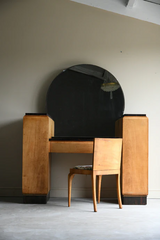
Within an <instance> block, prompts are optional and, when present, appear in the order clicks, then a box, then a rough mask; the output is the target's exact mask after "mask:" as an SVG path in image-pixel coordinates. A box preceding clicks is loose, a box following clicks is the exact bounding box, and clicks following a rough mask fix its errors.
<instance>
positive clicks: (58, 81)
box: [47, 64, 124, 138]
mask: <svg viewBox="0 0 160 240" xmlns="http://www.w3.org/2000/svg"><path fill="white" fill-rule="evenodd" d="M123 112H124V95H123V91H122V88H121V86H120V84H119V82H118V81H117V80H116V78H115V77H114V76H113V75H112V74H111V73H110V72H108V71H107V70H105V69H103V68H101V67H98V66H95V65H89V64H81V65H75V66H72V67H70V68H68V69H66V70H64V71H63V72H62V73H60V74H59V75H58V76H57V77H56V78H55V79H54V80H53V82H52V83H51V85H50V87H49V89H48V93H47V114H48V116H49V117H50V118H52V119H53V120H54V122H55V137H85V138H94V137H114V136H115V121H116V120H117V119H118V118H120V117H122V115H123Z"/></svg>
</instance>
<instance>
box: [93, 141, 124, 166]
mask: <svg viewBox="0 0 160 240" xmlns="http://www.w3.org/2000/svg"><path fill="white" fill-rule="evenodd" d="M121 152H122V138H95V139H94V153H93V170H114V169H120V165H121Z"/></svg>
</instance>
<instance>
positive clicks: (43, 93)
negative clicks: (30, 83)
mask: <svg viewBox="0 0 160 240" xmlns="http://www.w3.org/2000/svg"><path fill="white" fill-rule="evenodd" d="M62 71H63V70H62V69H60V70H56V71H54V72H52V73H50V74H49V76H48V77H45V79H44V80H43V84H42V85H41V87H40V89H39V92H38V97H37V113H46V112H47V108H46V105H47V103H46V98H47V92H48V89H49V86H50V84H51V83H52V81H53V80H54V79H55V77H57V76H58V75H59V74H60V73H61V72H62Z"/></svg>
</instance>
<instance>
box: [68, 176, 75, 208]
mask: <svg viewBox="0 0 160 240" xmlns="http://www.w3.org/2000/svg"><path fill="white" fill-rule="evenodd" d="M74 175H75V174H73V173H69V174H68V207H70V205H71V191H72V180H73V178H74Z"/></svg>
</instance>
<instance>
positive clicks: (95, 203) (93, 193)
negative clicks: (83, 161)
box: [92, 172, 97, 212]
mask: <svg viewBox="0 0 160 240" xmlns="http://www.w3.org/2000/svg"><path fill="white" fill-rule="evenodd" d="M92 196H93V206H94V211H95V212H97V200H96V174H95V173H94V172H93V174H92Z"/></svg>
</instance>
